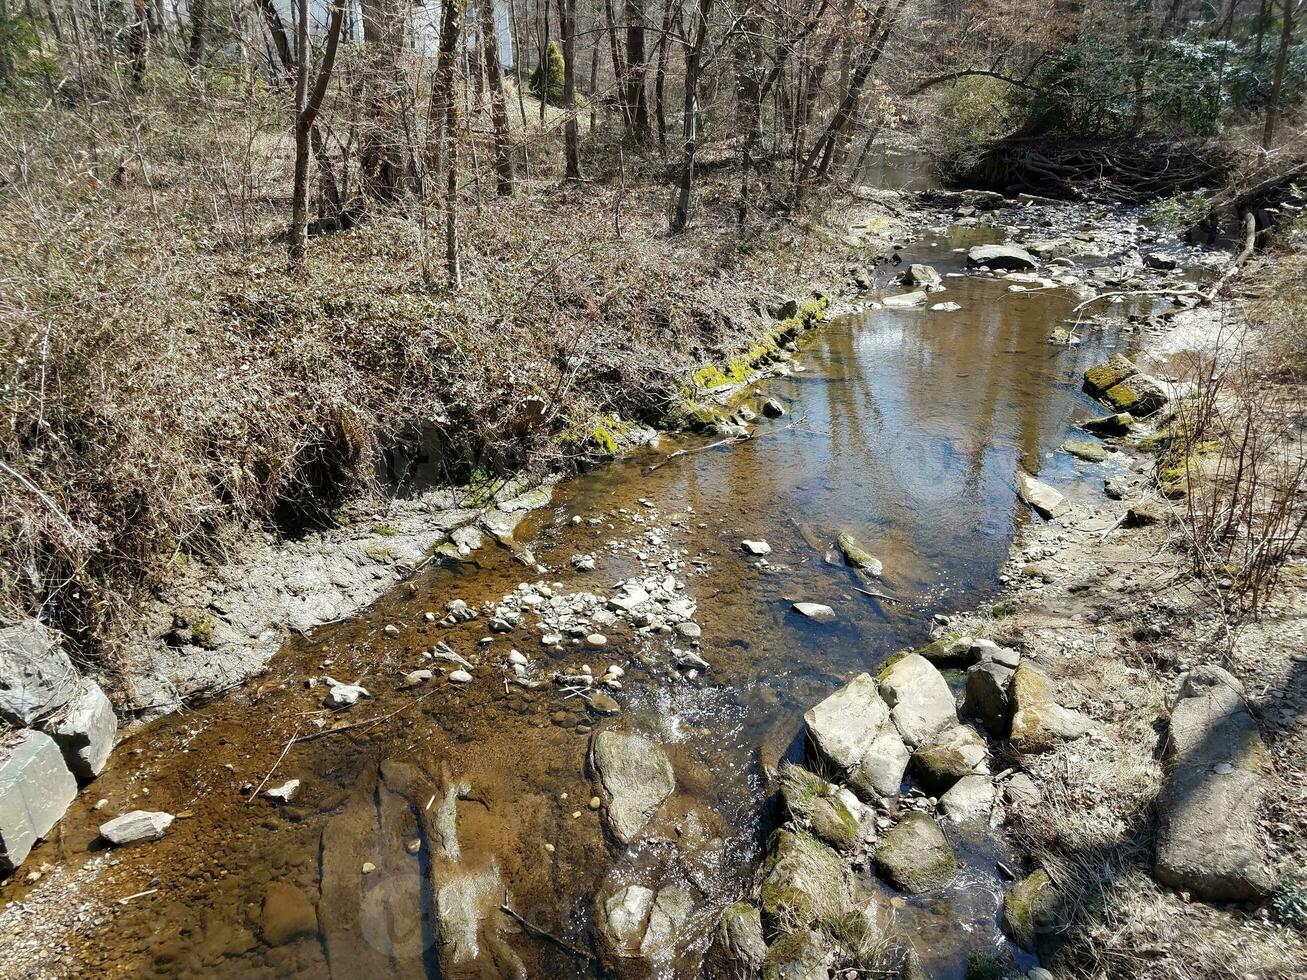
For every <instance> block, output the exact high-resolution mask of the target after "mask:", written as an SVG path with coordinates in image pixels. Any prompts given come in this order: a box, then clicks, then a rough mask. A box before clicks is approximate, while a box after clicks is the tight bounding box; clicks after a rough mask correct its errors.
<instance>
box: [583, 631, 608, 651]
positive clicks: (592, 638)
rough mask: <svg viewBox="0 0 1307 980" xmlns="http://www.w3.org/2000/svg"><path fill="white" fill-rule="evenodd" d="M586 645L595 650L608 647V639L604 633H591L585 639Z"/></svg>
mask: <svg viewBox="0 0 1307 980" xmlns="http://www.w3.org/2000/svg"><path fill="white" fill-rule="evenodd" d="M585 645H586V646H588V647H590V648H591V649H593V650H598V649H600V648H601V647H606V646H608V637H606V636H604V635H603V634H602V633H591V634H590V635H588V636H587V637H586V638H585Z"/></svg>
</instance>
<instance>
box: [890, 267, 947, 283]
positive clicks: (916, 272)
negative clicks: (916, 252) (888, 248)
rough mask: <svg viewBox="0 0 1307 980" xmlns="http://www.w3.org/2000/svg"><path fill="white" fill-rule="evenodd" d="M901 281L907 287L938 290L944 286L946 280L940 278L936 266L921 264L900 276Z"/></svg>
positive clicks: (909, 268)
mask: <svg viewBox="0 0 1307 980" xmlns="http://www.w3.org/2000/svg"><path fill="white" fill-rule="evenodd" d="M899 281H900V282H902V283H903V285H905V286H925V287H926V288H927V289H938V288H939V287H940V286H942V285H944V280H943V279H941V278H940V275H939V273H938V272H937V271H936V270H935V267H934V266H930V265H923V264H922V263H920V262H914V263H912V265H910V266H908V269H907V271H906V272H904V273H903V274H902V275H901V276H899Z"/></svg>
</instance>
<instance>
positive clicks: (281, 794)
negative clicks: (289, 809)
mask: <svg viewBox="0 0 1307 980" xmlns="http://www.w3.org/2000/svg"><path fill="white" fill-rule="evenodd" d="M299 791H300V781H299V780H298V779H288V780H286V781H285V782H284V783H282V784H281V785H280V786H273V787H272V788H271V789H265V790H264V791H263V795H264V796H266V797H267V798H268V799H270V800H276V801H277V802H278V803H289V802H290V801H291V800H293V799H295V795H296V794H297V793H298V792H299Z"/></svg>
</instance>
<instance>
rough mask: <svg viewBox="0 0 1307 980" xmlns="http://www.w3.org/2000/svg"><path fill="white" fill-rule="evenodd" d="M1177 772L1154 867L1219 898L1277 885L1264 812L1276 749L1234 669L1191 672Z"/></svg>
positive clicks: (1162, 876)
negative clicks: (1260, 816)
mask: <svg viewBox="0 0 1307 980" xmlns="http://www.w3.org/2000/svg"><path fill="white" fill-rule="evenodd" d="M1167 759H1168V762H1169V764H1170V770H1171V771H1170V779H1169V782H1168V785H1167V788H1166V791H1165V794H1164V796H1163V799H1162V806H1161V809H1160V812H1159V813H1160V820H1159V828H1158V838H1157V857H1156V862H1155V865H1154V874H1155V876H1156V877H1157V879H1158V881H1160V882H1162V883H1163V884H1165V885H1169V886H1171V887H1173V888H1177V889H1182V890H1184V891H1187V892H1189V893H1190V894H1191V895H1193V896H1194V897H1196V898H1202V899H1209V900H1213V901H1248V900H1252V899H1255V898H1258V897H1260V896H1262V895H1265V894H1266V893H1267V892H1269V891H1270V890H1271V889H1272V888H1273V887H1274V880H1273V876H1272V874H1271V872H1270V870H1269V868H1268V867H1267V860H1266V852H1265V848H1264V847H1263V845H1262V842H1261V839H1260V837H1259V834H1258V824H1257V813H1258V810H1259V808H1260V806H1261V802H1262V798H1263V797H1264V795H1265V792H1266V781H1267V779H1268V777H1269V775H1270V773H1271V771H1272V761H1271V756H1270V753H1269V752H1267V750H1266V746H1265V744H1264V743H1263V742H1262V738H1261V734H1260V733H1259V732H1258V729H1257V722H1256V721H1255V720H1254V719H1253V716H1252V715H1251V714H1250V713H1249V711H1248V708H1247V706H1246V704H1245V702H1244V693H1243V687H1242V685H1240V683H1239V681H1238V680H1236V679H1235V678H1234V677H1233V676H1232V675H1231V674H1229V673H1228V672H1227V671H1225V670H1223V669H1221V668H1220V667H1215V666H1205V667H1198V668H1195V669H1194V670H1191V671H1190V672H1189V673H1188V674H1186V675H1185V676H1184V678H1183V679H1182V681H1181V684H1180V696H1179V698H1178V700H1177V701H1176V703H1175V707H1174V709H1173V710H1172V712H1171V724H1170V739H1169V741H1168V745H1167Z"/></svg>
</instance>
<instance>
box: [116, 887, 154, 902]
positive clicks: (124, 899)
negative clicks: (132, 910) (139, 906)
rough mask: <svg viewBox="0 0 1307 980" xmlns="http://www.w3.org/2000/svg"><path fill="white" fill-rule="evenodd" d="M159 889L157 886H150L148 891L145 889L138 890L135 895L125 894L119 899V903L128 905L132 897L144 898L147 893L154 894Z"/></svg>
mask: <svg viewBox="0 0 1307 980" xmlns="http://www.w3.org/2000/svg"><path fill="white" fill-rule="evenodd" d="M158 890H159V889H157V888H150V889H148V890H146V891H143V892H137V893H136V894H135V895H125V896H123V897H122V898H120V899H118V904H119V905H126V904H127V903H128V902H130V901H131V900H132V899H134V898H144V897H145V896H146V895H153V894H154V893H155V892H157V891H158Z"/></svg>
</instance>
